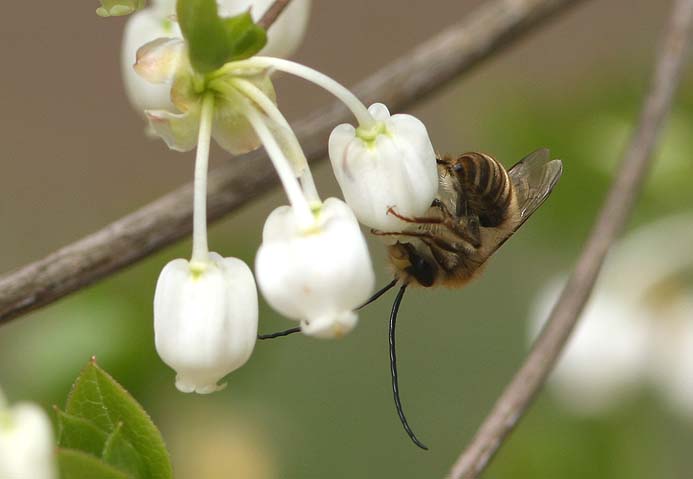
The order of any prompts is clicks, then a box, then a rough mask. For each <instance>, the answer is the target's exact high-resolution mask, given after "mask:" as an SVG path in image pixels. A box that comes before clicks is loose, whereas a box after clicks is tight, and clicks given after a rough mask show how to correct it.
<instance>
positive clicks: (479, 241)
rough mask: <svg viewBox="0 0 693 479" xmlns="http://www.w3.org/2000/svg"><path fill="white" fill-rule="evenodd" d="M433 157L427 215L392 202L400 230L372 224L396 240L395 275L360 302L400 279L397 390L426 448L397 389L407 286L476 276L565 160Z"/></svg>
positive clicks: (392, 248)
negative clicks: (435, 185) (433, 184)
mask: <svg viewBox="0 0 693 479" xmlns="http://www.w3.org/2000/svg"><path fill="white" fill-rule="evenodd" d="M436 161H437V165H438V176H439V189H438V194H437V196H436V198H435V199H434V200H433V202H432V204H431V206H430V208H429V209H428V211H427V212H426V214H425V215H424V216H421V217H406V216H403V215H401V214H399V213H398V212H397V209H396V207H392V208H390V209H389V210H388V214H391V215H394V216H395V217H397V218H399V219H400V220H401V221H402V223H403V225H404V227H403V229H402V231H399V232H383V231H378V230H371V232H372V233H373V234H374V235H376V236H380V237H384V238H389V239H392V240H394V243H391V244H390V245H389V246H388V258H389V261H390V264H391V265H392V267H393V269H394V271H395V277H394V279H393V280H392V282H390V283H389V284H387V285H386V286H385V287H384V288H382V289H381V290H379V291H378V292H376V293H375V294H374V295H373V296H372V297H371V298H370V299H369V300H368V301H367V302H366V303H365V304H364V305H363V306H365V305H367V304H369V303H371V302H373V301H375V300H376V299H378V298H379V297H380V296H382V295H383V294H384V293H385V292H387V291H388V290H390V289H391V288H393V287H394V286H395V285H397V284H398V283H400V284H401V287H400V289H399V292H398V294H397V297H396V298H395V301H394V304H393V306H392V310H391V312H390V326H389V345H390V372H391V377H392V391H393V395H394V400H395V406H396V409H397V414H398V416H399V419H400V421H401V423H402V426H403V427H404V429H405V431H406V432H407V434H408V435H409V437H410V438H411V440H412V441H413V442H414V443H415V444H416V445H417V446H419V447H420V448H422V449H428V448H427V447H426V446H425V445H424V444H423V443H422V442H421V441H419V439H418V438H417V437H416V435H415V434H414V432H413V431H412V429H411V427H410V426H409V423H408V422H407V419H406V416H405V415H404V411H403V408H402V403H401V400H400V396H399V383H398V374H397V353H396V347H395V327H396V322H397V314H398V312H399V307H400V304H401V303H402V299H403V297H404V293H405V291H406V289H407V287H408V286H410V285H416V286H421V287H425V288H429V287H433V286H446V287H450V288H460V287H463V286H464V285H466V284H467V283H468V282H469V281H471V280H473V279H474V278H475V277H477V276H478V275H479V273H480V272H481V271H482V270H483V268H484V266H485V265H486V262H487V260H488V259H489V258H490V257H491V255H492V254H493V253H495V252H496V250H498V248H500V247H501V245H503V243H505V242H506V241H507V240H508V238H510V237H511V236H512V235H513V234H514V233H515V231H517V230H518V229H519V228H520V227H521V226H522V225H523V224H524V223H525V221H527V219H528V218H529V217H530V216H531V215H532V213H534V212H535V211H536V210H537V208H539V207H540V206H541V205H542V203H544V201H545V200H546V198H548V196H549V195H550V194H551V191H552V190H553V188H554V186H556V183H557V182H558V180H559V178H560V177H561V173H562V172H563V164H562V163H561V161H560V160H550V156H549V150H548V149H540V150H537V151H535V152H533V153H530V154H529V155H527V156H526V157H524V158H523V159H522V160H520V161H519V162H518V163H516V164H515V165H514V166H512V167H511V168H510V169H509V170H506V169H505V168H504V167H503V165H501V164H500V163H499V162H498V161H496V160H495V159H494V158H492V157H491V156H489V155H486V154H484V153H477V152H470V153H465V154H463V155H461V156H458V157H454V158H453V157H448V156H445V157H442V158H440V157H439V158H438V159H437V160H436ZM363 306H362V307H363Z"/></svg>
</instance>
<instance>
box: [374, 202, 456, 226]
mask: <svg viewBox="0 0 693 479" xmlns="http://www.w3.org/2000/svg"><path fill="white" fill-rule="evenodd" d="M387 214H388V215H392V216H394V217H395V218H397V219H400V220H402V221H404V222H405V223H416V224H419V225H439V224H442V223H444V222H445V220H444V219H443V218H434V217H432V216H414V217H409V216H404V215H401V214H399V213H397V211H395V208H394V207H393V206H390V207H389V208H388V209H387Z"/></svg>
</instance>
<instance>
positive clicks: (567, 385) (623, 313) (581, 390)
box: [530, 280, 648, 415]
mask: <svg viewBox="0 0 693 479" xmlns="http://www.w3.org/2000/svg"><path fill="white" fill-rule="evenodd" d="M564 284H565V281H563V280H561V281H558V280H554V281H552V282H551V284H550V285H548V286H547V287H546V288H544V289H543V290H542V292H541V293H540V295H539V297H538V298H537V305H536V307H535V310H534V313H533V314H532V316H531V324H530V335H531V337H532V338H534V337H535V336H536V335H537V334H538V333H539V330H540V329H541V326H542V325H543V322H544V321H545V320H546V318H547V317H548V315H549V313H550V312H551V308H552V307H553V305H554V303H555V302H556V300H557V298H558V295H559V293H560V291H561V289H562V287H563V285H564ZM602 285H603V282H601V281H600V282H599V283H598V284H597V286H596V288H595V293H594V296H593V297H592V298H591V299H590V301H589V303H588V304H587V306H586V308H585V311H584V312H583V316H582V318H581V319H580V322H579V323H578V325H577V328H576V330H575V332H574V333H573V337H572V338H571V339H570V341H569V343H568V345H567V347H566V349H565V351H564V352H563V355H562V356H561V359H560V360H559V362H558V365H557V366H556V369H555V370H554V372H553V374H552V376H551V381H550V386H551V387H552V389H553V391H554V392H555V393H556V395H557V396H558V397H559V399H561V400H562V401H564V403H566V404H567V405H568V406H569V407H570V408H571V409H573V410H574V411H576V412H579V413H582V414H587V415H591V414H598V413H601V412H603V411H606V410H608V409H611V408H613V407H614V406H615V405H617V404H619V403H620V402H621V401H622V400H623V399H624V398H625V397H626V396H627V395H628V394H630V393H632V392H633V391H634V390H635V388H637V386H639V385H640V384H641V383H642V381H643V380H644V379H645V378H646V377H647V373H646V363H647V360H648V354H647V339H648V338H647V334H648V330H647V322H646V318H645V317H643V315H642V314H641V313H640V312H639V311H638V310H637V308H634V307H633V305H631V304H628V302H627V301H624V300H623V298H620V297H614V296H613V295H612V294H610V293H609V292H607V291H602V290H601V289H600V288H601V286H602Z"/></svg>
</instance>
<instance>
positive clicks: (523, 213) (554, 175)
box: [508, 148, 563, 230]
mask: <svg viewBox="0 0 693 479" xmlns="http://www.w3.org/2000/svg"><path fill="white" fill-rule="evenodd" d="M550 158H551V157H550V156H549V150H548V149H547V148H542V149H540V150H537V151H534V152H532V153H530V154H529V155H527V156H525V157H524V158H523V159H521V160H520V161H519V162H518V163H516V164H515V165H514V166H513V167H512V168H510V170H508V176H509V177H510V182H511V183H512V185H513V188H514V190H515V197H516V199H517V207H518V210H517V214H518V215H519V217H518V218H517V224H516V225H515V228H514V229H515V230H516V229H517V228H519V227H520V226H522V224H523V223H524V222H525V221H527V218H529V217H530V216H531V215H532V213H534V212H535V211H536V209H537V208H539V207H540V206H541V205H542V203H544V201H545V200H546V198H548V197H549V195H550V194H551V191H552V190H553V187H554V186H556V183H558V179H559V178H560V177H561V173H563V163H562V162H561V160H550Z"/></svg>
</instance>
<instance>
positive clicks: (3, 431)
mask: <svg viewBox="0 0 693 479" xmlns="http://www.w3.org/2000/svg"><path fill="white" fill-rule="evenodd" d="M54 449H55V443H54V441H53V431H52V428H51V422H50V420H49V419H48V416H47V415H46V413H45V412H43V410H42V409H41V408H39V407H38V406H36V405H34V404H30V403H18V404H15V405H14V406H13V407H11V408H7V407H6V405H5V403H4V399H3V398H2V394H1V393H0V477H1V478H12V479H14V478H17V479H20V478H21V479H24V478H27V479H28V478H31V479H57V477H58V474H57V468H56V465H55V455H54Z"/></svg>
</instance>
